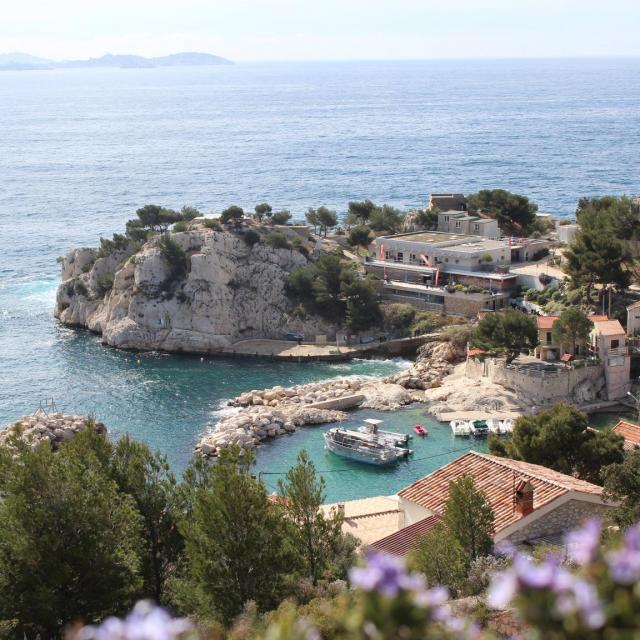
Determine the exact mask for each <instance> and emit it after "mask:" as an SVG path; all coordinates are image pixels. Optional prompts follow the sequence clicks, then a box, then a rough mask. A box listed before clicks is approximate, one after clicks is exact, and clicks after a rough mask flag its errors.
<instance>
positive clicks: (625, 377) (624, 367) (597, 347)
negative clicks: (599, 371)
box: [590, 316, 631, 400]
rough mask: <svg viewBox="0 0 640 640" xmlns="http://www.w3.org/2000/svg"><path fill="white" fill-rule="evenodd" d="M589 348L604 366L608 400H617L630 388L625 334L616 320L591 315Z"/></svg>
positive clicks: (629, 358)
mask: <svg viewBox="0 0 640 640" xmlns="http://www.w3.org/2000/svg"><path fill="white" fill-rule="evenodd" d="M593 318H594V319H593V330H592V331H591V337H590V348H591V351H592V353H593V354H594V355H597V356H598V357H599V358H600V361H601V362H602V366H603V367H604V377H605V380H606V383H607V397H608V398H609V400H619V399H620V398H624V397H625V396H626V395H627V392H628V391H629V390H630V389H631V357H630V355H629V347H628V345H627V335H626V332H625V330H624V328H623V327H622V325H621V324H620V322H619V321H618V320H609V318H607V317H606V316H599V317H598V316H594V317H593Z"/></svg>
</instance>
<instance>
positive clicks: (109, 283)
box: [98, 273, 113, 295]
mask: <svg viewBox="0 0 640 640" xmlns="http://www.w3.org/2000/svg"><path fill="white" fill-rule="evenodd" d="M98 287H100V293H101V295H104V294H105V293H107V291H111V289H113V273H103V274H102V275H101V276H100V277H99V278H98Z"/></svg>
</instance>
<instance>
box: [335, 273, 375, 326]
mask: <svg viewBox="0 0 640 640" xmlns="http://www.w3.org/2000/svg"><path fill="white" fill-rule="evenodd" d="M343 273H344V272H343ZM340 292H341V294H342V295H343V296H344V298H345V299H346V301H347V326H348V327H349V328H350V329H351V330H352V331H355V332H360V331H366V330H367V329H371V328H372V327H376V326H379V325H380V324H381V323H382V311H381V309H380V304H379V302H378V294H377V292H376V289H375V287H374V285H373V283H372V281H371V280H369V279H368V278H365V279H363V278H360V277H359V276H358V275H357V274H355V273H353V274H352V277H350V278H343V282H342V285H341V287H340Z"/></svg>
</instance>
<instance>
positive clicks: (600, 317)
mask: <svg viewBox="0 0 640 640" xmlns="http://www.w3.org/2000/svg"><path fill="white" fill-rule="evenodd" d="M587 318H589V320H591V322H593V323H595V322H607V320H609V316H603V315H596V314H594V315H591V316H587Z"/></svg>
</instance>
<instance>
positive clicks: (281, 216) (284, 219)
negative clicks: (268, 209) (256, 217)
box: [271, 209, 291, 224]
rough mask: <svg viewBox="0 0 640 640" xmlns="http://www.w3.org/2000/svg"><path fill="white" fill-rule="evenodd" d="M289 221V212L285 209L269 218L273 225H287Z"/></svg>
mask: <svg viewBox="0 0 640 640" xmlns="http://www.w3.org/2000/svg"><path fill="white" fill-rule="evenodd" d="M289 220H291V211H288V210H287V209H283V210H282V211H276V212H275V213H274V214H273V215H272V216H271V222H272V223H273V224H289Z"/></svg>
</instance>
